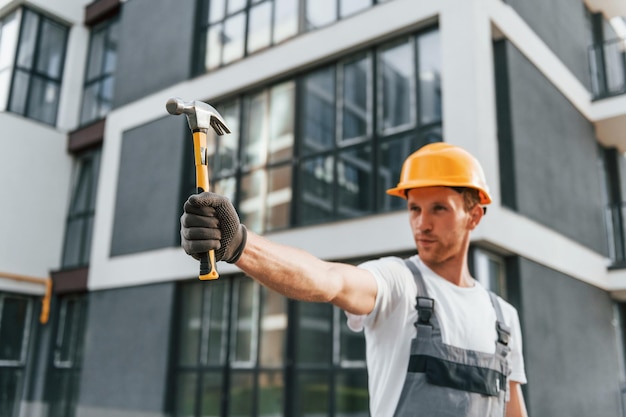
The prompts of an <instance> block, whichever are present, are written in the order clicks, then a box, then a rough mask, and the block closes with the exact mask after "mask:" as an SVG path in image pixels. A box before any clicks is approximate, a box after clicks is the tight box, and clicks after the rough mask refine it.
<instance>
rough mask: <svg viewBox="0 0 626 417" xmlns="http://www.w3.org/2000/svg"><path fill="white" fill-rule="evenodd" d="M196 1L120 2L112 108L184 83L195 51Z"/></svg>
mask: <svg viewBox="0 0 626 417" xmlns="http://www.w3.org/2000/svg"><path fill="white" fill-rule="evenodd" d="M193 4H195V2H184V3H180V2H177V1H169V0H133V1H128V2H126V3H123V9H122V12H121V14H120V16H121V21H120V33H119V35H120V39H123V41H122V42H120V43H119V50H118V58H117V68H116V74H115V94H114V102H113V105H114V107H119V106H122V105H124V104H127V103H130V102H132V101H134V100H137V99H140V98H143V97H145V96H146V95H149V94H151V93H154V92H156V91H158V90H161V89H162V88H164V87H168V86H170V85H172V84H174V83H177V82H180V81H183V80H186V79H187V78H189V76H190V74H191V63H192V52H193V50H194V43H193V42H194V36H193V33H194V32H193V31H194V25H195V20H194V17H195V16H194V12H195V7H194V6H193Z"/></svg>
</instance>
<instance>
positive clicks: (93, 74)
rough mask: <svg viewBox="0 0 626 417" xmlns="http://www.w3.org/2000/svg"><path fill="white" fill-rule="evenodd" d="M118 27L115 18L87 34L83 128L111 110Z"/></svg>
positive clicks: (81, 119)
mask: <svg viewBox="0 0 626 417" xmlns="http://www.w3.org/2000/svg"><path fill="white" fill-rule="evenodd" d="M118 26H119V25H118V19H117V17H115V18H113V19H110V20H107V21H105V22H102V23H100V24H99V25H98V26H96V27H94V28H93V29H92V31H91V39H90V44H89V58H88V60H87V77H86V78H85V86H84V90H83V107H82V111H81V116H80V121H81V124H83V125H86V124H89V123H91V122H94V121H96V120H99V119H101V118H103V117H105V116H106V115H107V114H108V112H109V111H110V110H111V107H112V104H113V87H114V80H115V77H114V72H115V67H116V63H117V43H118Z"/></svg>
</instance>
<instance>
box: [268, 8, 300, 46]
mask: <svg viewBox="0 0 626 417" xmlns="http://www.w3.org/2000/svg"><path fill="white" fill-rule="evenodd" d="M299 4H300V3H299V2H298V1H294V0H274V42H275V43H278V42H281V41H283V40H285V39H287V38H290V37H292V36H294V35H295V34H296V33H298V12H299V9H298V7H299Z"/></svg>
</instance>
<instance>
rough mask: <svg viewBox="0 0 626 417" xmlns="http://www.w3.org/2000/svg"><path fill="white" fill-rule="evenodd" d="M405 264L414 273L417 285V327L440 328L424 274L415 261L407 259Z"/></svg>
mask: <svg viewBox="0 0 626 417" xmlns="http://www.w3.org/2000/svg"><path fill="white" fill-rule="evenodd" d="M404 263H405V264H406V266H407V267H408V268H409V270H411V272H412V273H413V278H414V279H415V285H416V286H417V297H415V300H416V304H415V308H416V309H417V322H416V323H415V327H417V326H419V325H426V326H430V327H439V326H438V324H437V320H436V319H435V317H434V311H435V300H434V299H432V298H430V297H429V296H428V291H427V290H426V283H425V282H424V277H423V276H422V272H421V271H420V270H419V268H418V267H417V265H415V263H413V261H411V260H410V259H405V260H404Z"/></svg>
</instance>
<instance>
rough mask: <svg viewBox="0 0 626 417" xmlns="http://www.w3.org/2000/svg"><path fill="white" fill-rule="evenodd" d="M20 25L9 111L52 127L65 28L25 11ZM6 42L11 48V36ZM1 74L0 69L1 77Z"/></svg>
mask: <svg viewBox="0 0 626 417" xmlns="http://www.w3.org/2000/svg"><path fill="white" fill-rule="evenodd" d="M20 23H21V27H20V37H19V39H20V40H19V45H17V59H16V61H15V67H14V71H15V73H14V75H13V84H12V86H11V92H10V95H9V97H10V99H9V103H8V110H9V111H11V112H14V113H17V114H21V115H23V116H25V117H28V118H31V119H35V120H38V121H40V122H43V123H46V124H50V125H55V124H56V116H57V111H58V107H59V92H60V90H61V81H62V78H63V63H64V61H65V49H66V44H67V36H68V28H67V27H66V26H64V25H61V24H60V23H57V22H55V21H53V20H51V19H49V18H47V17H44V16H43V15H40V14H38V13H35V12H34V11H32V10H30V9H27V8H23V9H22V10H21V22H20ZM10 28H11V26H10ZM11 30H12V31H15V27H12V28H11ZM3 32H4V30H3ZM3 37H4V36H3ZM7 42H8V44H9V45H11V46H12V45H14V41H12V40H11V36H9V40H8V41H7ZM3 59H6V57H5V58H3ZM9 59H12V58H11V57H9ZM4 71H8V70H7V69H6V68H5V69H3V68H0V75H1V74H2V73H3V72H4ZM5 80H6V76H5ZM5 82H6V81H5Z"/></svg>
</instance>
